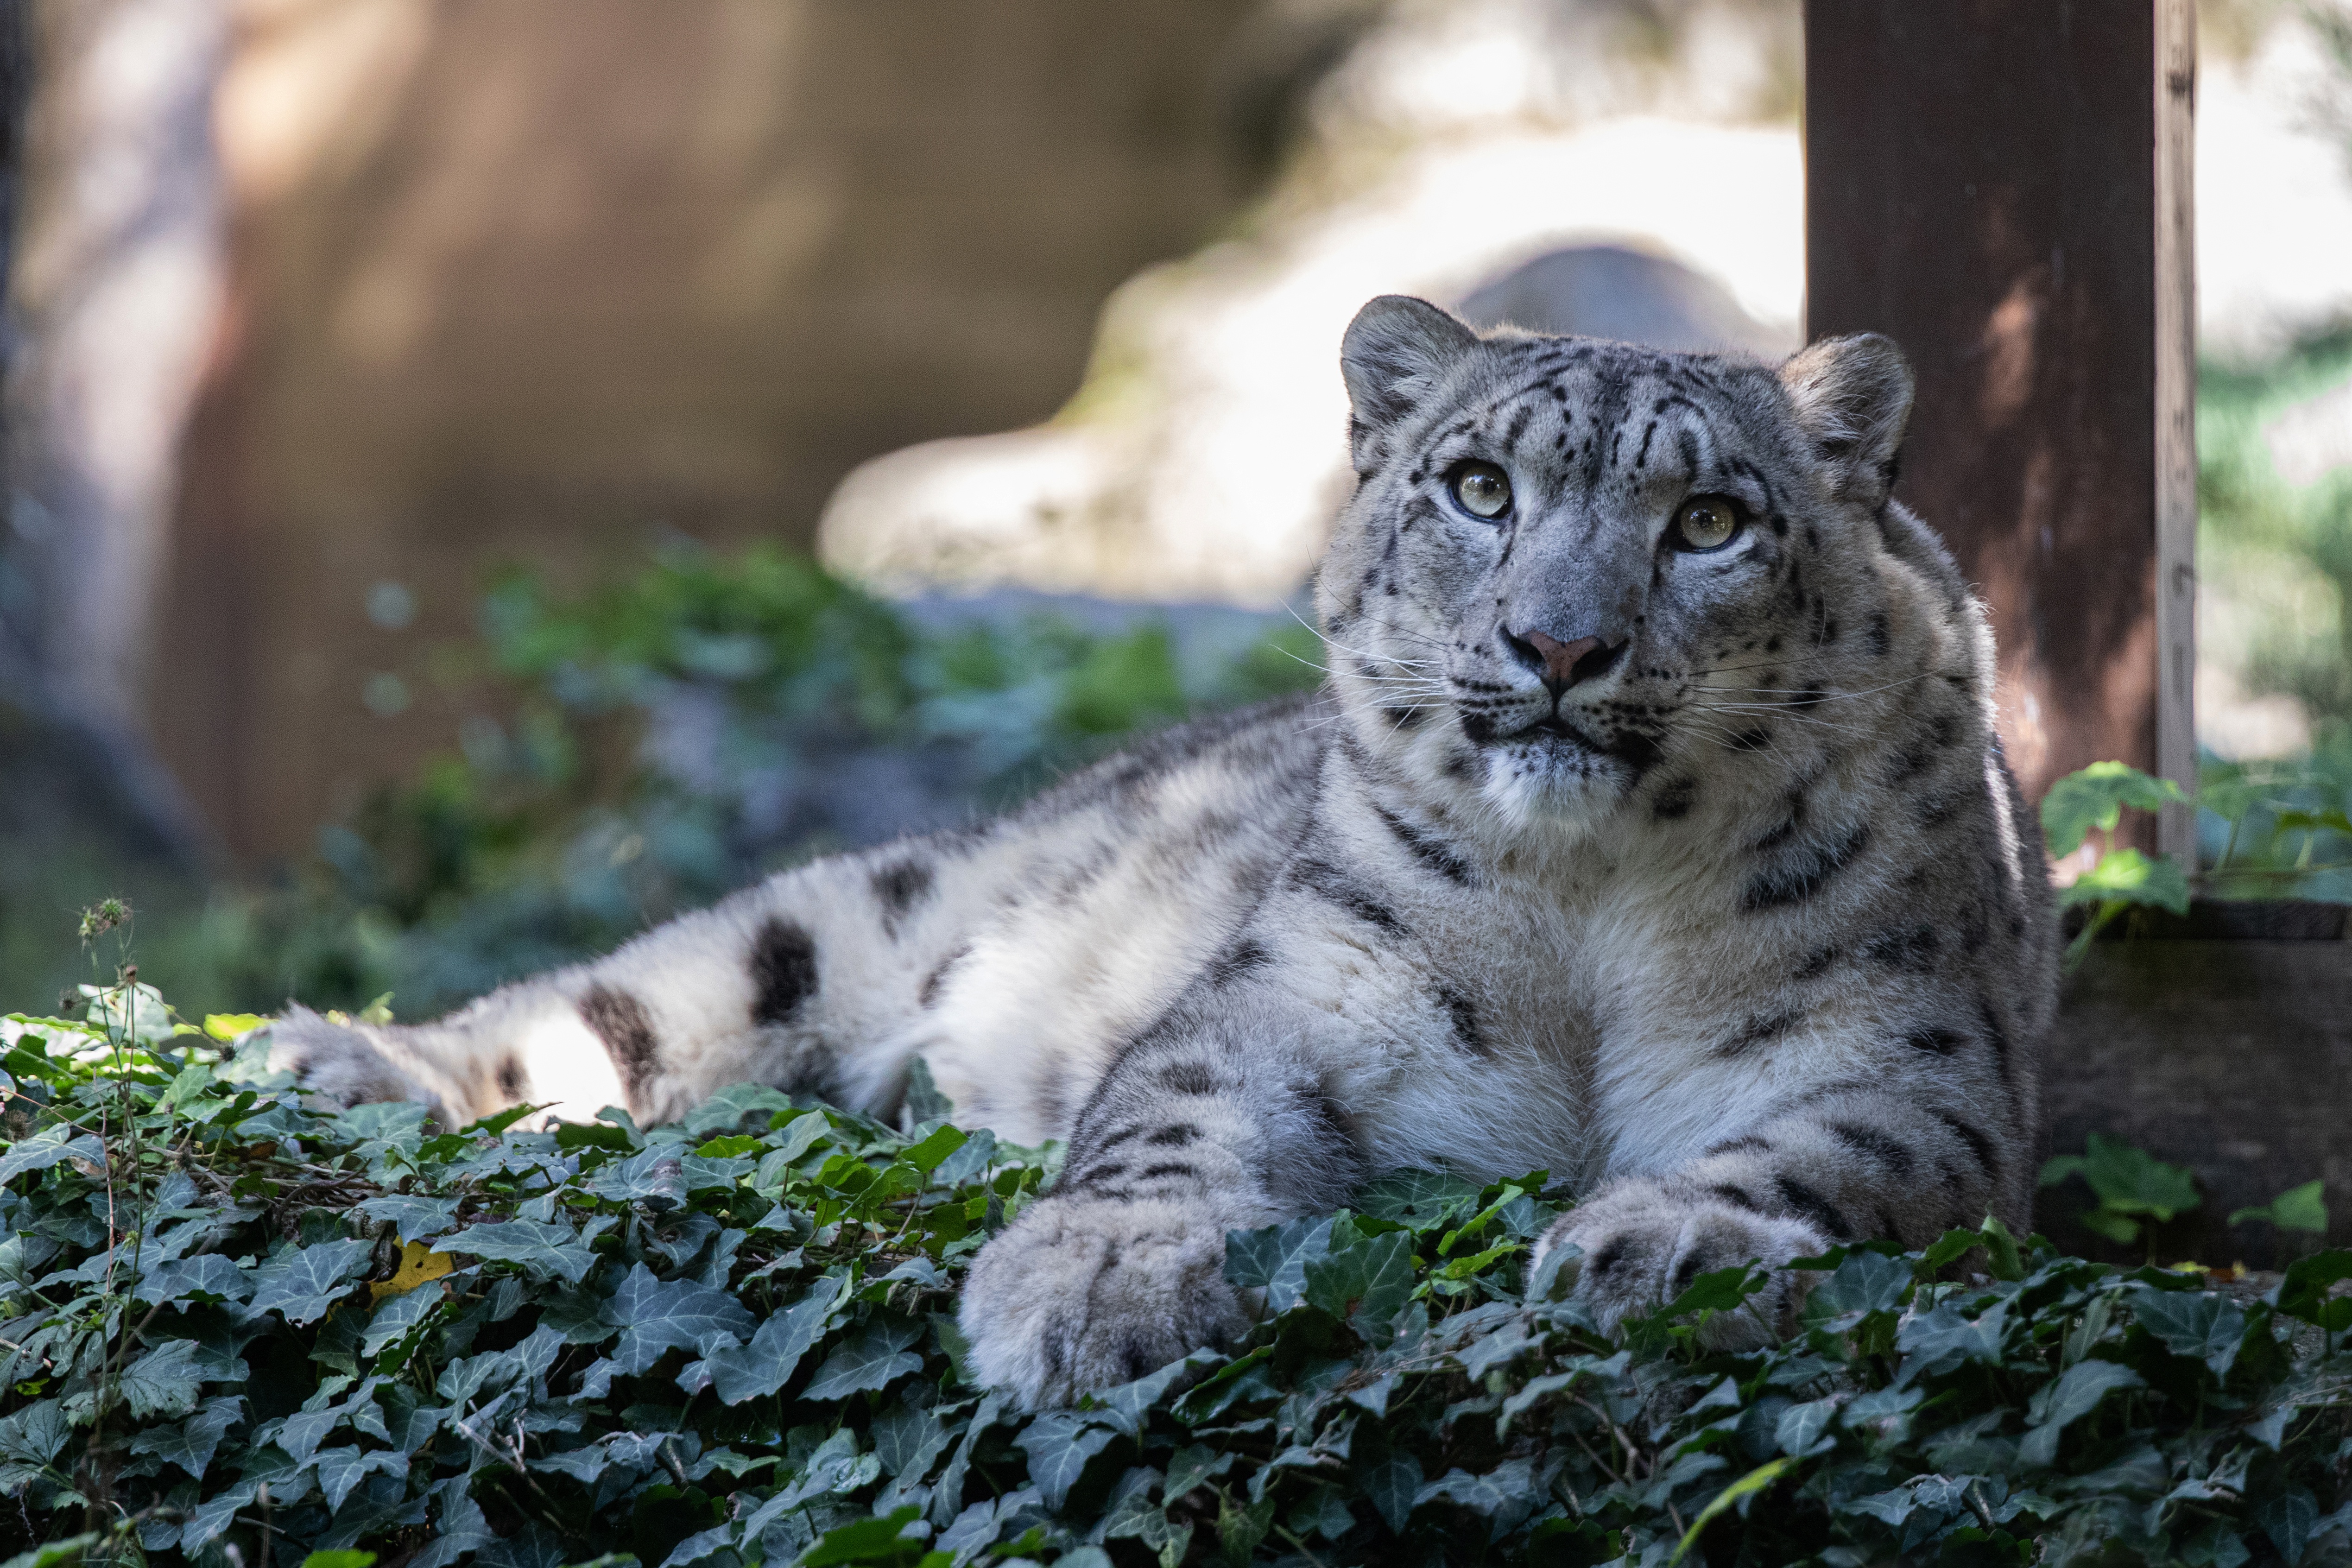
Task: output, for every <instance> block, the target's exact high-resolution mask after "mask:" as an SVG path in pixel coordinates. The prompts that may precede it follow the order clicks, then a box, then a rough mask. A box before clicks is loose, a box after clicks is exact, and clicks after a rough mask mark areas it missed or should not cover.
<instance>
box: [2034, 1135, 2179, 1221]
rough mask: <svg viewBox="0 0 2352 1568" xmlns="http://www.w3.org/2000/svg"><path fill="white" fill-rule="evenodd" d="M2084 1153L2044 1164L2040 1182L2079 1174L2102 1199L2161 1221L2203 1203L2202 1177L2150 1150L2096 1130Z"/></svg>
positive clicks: (2114, 1207)
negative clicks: (2199, 1182)
mask: <svg viewBox="0 0 2352 1568" xmlns="http://www.w3.org/2000/svg"><path fill="white" fill-rule="evenodd" d="M2084 1149H2085V1151H2086V1152H2084V1153H2083V1154H2079V1155H2077V1154H2068V1155H2061V1156H2060V1157H2059V1158H2057V1159H2054V1160H2052V1161H2050V1162H2048V1163H2046V1164H2044V1165H2043V1166H2042V1175H2041V1178H2040V1184H2041V1185H2042V1186H2045V1187H2051V1186H2055V1185H2057V1184H2059V1183H2060V1182H2063V1181H2064V1180H2065V1179H2066V1178H2067V1177H2068V1176H2071V1175H2076V1174H2079V1175H2081V1176H2082V1177H2083V1179H2084V1181H2086V1182H2088V1183H2089V1184H2090V1187H2091V1191H2093V1192H2094V1193H2096V1194H2098V1197H2099V1202H2100V1203H2101V1204H2102V1205H2105V1207H2106V1208H2108V1209H2110V1210H2113V1211H2114V1212H2116V1213H2117V1214H2125V1215H2150V1216H2152V1217H2153V1218H2155V1219H2156V1220H2158V1222H2159V1223H2160V1222H2162V1221H2165V1220H2169V1219H2171V1218H2172V1217H2173V1216H2174V1215H2181V1214H2187V1213H2188V1212H2189V1210H2191V1209H2194V1208H2196V1207H2197V1206H2198V1205H2199V1203H2200V1199H2199V1197H2198V1194H2197V1178H2196V1177H2195V1176H2194V1175H2192V1174H2191V1173H2189V1172H2188V1171H2186V1170H2184V1169H2182V1168H2181V1167H2180V1166H2179V1165H2168V1164H2166V1163H2164V1162H2163V1161H2161V1160H2159V1159H2158V1158H2156V1156H2154V1155H2153V1154H2150V1153H2148V1152H2146V1151H2145V1150H2141V1149H2136V1148H2134V1147H2132V1146H2131V1145H2130V1144H2128V1143H2122V1142H2115V1141H2113V1140H2110V1139H2107V1138H2103V1137H2101V1136H2100V1135H2099V1134H2098V1133H2096V1132H2094V1133H2092V1134H2091V1135H2090V1137H2089V1138H2088V1139H2087V1140H2086V1142H2085V1143H2084Z"/></svg>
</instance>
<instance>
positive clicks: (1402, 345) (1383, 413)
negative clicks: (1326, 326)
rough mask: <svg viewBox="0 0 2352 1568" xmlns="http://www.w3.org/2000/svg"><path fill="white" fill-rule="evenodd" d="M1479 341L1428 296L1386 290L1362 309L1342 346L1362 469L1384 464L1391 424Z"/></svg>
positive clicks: (1351, 427) (1351, 441) (1353, 446)
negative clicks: (1387, 291) (1384, 452)
mask: <svg viewBox="0 0 2352 1568" xmlns="http://www.w3.org/2000/svg"><path fill="white" fill-rule="evenodd" d="M1477 346H1478V334H1477V333H1475V332H1474V331H1471V330H1470V329H1469V328H1468V327H1466V326H1465V325H1463V324H1462V322H1460V321H1456V320H1455V319H1454V317H1453V316H1451V315H1448V314H1447V313H1446V312H1445V311H1444V310H1439V309H1438V308H1437V307H1436V306H1434V305H1433V304H1431V303H1430V302H1429V301H1428V300H1415V299H1413V298H1412V297H1411V296H1410V295H1405V294H1383V295H1381V297H1380V298H1379V299H1377V300H1373V301H1372V302H1371V303H1370V304H1369V305H1366V306H1365V307H1364V308H1363V309H1362V310H1359V311H1357V312H1356V319H1355V320H1354V321H1350V322H1349V323H1348V335H1347V337H1346V339H1345V340H1344V341H1342V342H1341V343H1340V345H1339V374H1341V375H1342V376H1344V377H1345V378H1346V379H1347V383H1348V401H1349V404H1350V405H1352V407H1353V413H1352V414H1351V415H1350V416H1349V420H1348V446H1349V449H1350V450H1351V451H1352V452H1353V453H1354V455H1355V462H1356V471H1357V472H1358V473H1360V474H1369V473H1370V472H1371V471H1372V470H1373V469H1374V468H1378V467H1380V462H1381V450H1382V447H1383V445H1384V442H1383V439H1382V438H1383V437H1385V436H1386V435H1387V434H1388V430H1389V427H1390V426H1392V425H1394V424H1395V423H1396V422H1397V421H1398V420H1399V419H1401V418H1402V417H1403V416H1405V415H1407V414H1409V413H1411V412H1412V406H1413V405H1414V404H1416V403H1419V402H1420V401H1421V400H1422V399H1423V397H1426V396H1427V395H1429V394H1430V392H1431V391H1432V390H1433V389H1434V388H1435V387H1436V385H1437V384H1438V382H1439V381H1440V380H1442V379H1443V378H1444V374H1445V373H1446V371H1447V370H1448V369H1449V368H1451V367H1452V366H1453V364H1454V362H1455V361H1457V360H1459V359H1460V358H1461V357H1462V356H1463V355H1464V354H1465V353H1469V352H1470V351H1471V350H1472V349H1474V348H1475V347H1477Z"/></svg>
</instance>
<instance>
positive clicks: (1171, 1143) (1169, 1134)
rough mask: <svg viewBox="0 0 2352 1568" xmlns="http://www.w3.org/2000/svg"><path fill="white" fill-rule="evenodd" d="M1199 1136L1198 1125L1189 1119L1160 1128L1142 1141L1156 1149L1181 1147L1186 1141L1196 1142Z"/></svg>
mask: <svg viewBox="0 0 2352 1568" xmlns="http://www.w3.org/2000/svg"><path fill="white" fill-rule="evenodd" d="M1200 1137H1201V1130H1200V1129H1199V1128H1198V1127H1195V1126H1193V1125H1192V1123H1191V1122H1189V1121H1179V1122H1177V1123H1176V1124H1175V1125H1174V1126H1172V1127H1163V1128H1161V1129H1160V1131H1157V1132H1154V1133H1153V1134H1152V1135H1151V1136H1150V1137H1149V1138H1146V1139H1145V1140H1144V1142H1146V1143H1149V1144H1150V1145H1152V1146H1153V1147H1154V1148H1158V1149H1181V1148H1182V1147H1184V1145H1185V1144H1187V1143H1193V1142H1199V1141H1200Z"/></svg>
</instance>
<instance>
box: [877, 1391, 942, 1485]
mask: <svg viewBox="0 0 2352 1568" xmlns="http://www.w3.org/2000/svg"><path fill="white" fill-rule="evenodd" d="M873 1437H874V1457H875V1458H877V1459H879V1460H880V1461H881V1462H882V1468H883V1470H884V1471H885V1472H886V1473H887V1474H889V1475H893V1476H897V1475H903V1474H905V1473H906V1472H907V1471H908V1470H909V1469H914V1470H917V1471H918V1472H919V1470H920V1469H921V1468H923V1467H924V1466H925V1465H926V1464H927V1463H928V1462H929V1460H931V1459H935V1458H939V1456H940V1454H941V1453H943V1452H945V1451H946V1448H947V1446H948V1443H949V1441H950V1435H949V1432H948V1426H947V1423H946V1422H944V1421H942V1420H940V1418H939V1416H938V1415H937V1414H936V1413H934V1412H932V1411H929V1410H918V1409H916V1408H915V1407H914V1406H912V1405H906V1404H898V1405H892V1406H891V1407H890V1408H889V1409H888V1410H887V1411H886V1412H885V1413H884V1414H882V1415H877V1416H876V1417H875V1419H874V1427H873Z"/></svg>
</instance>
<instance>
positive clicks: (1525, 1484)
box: [1375, 1459, 1533, 1518]
mask: <svg viewBox="0 0 2352 1568" xmlns="http://www.w3.org/2000/svg"><path fill="white" fill-rule="evenodd" d="M1532 1468H1533V1463H1532V1461H1530V1460H1528V1459H1512V1460H1509V1461H1507V1462H1506V1463H1504V1464H1500V1465H1497V1466H1496V1467H1495V1468H1494V1469H1492V1470H1489V1471H1487V1472H1486V1473H1484V1474H1473V1473H1472V1472H1470V1471H1468V1470H1460V1469H1454V1470H1448V1471H1446V1472H1445V1474H1444V1475H1442V1476H1440V1477H1438V1478H1437V1479H1435V1480H1433V1481H1431V1482H1428V1483H1427V1484H1426V1485H1424V1486H1423V1487H1421V1488H1420V1489H1418V1490H1416V1491H1415V1492H1414V1493H1413V1497H1412V1503H1413V1506H1414V1507H1415V1508H1418V1507H1420V1506H1421V1505H1422V1504H1423V1503H1425V1502H1435V1501H1437V1500H1441V1499H1442V1500H1444V1501H1446V1502H1450V1503H1453V1504H1454V1505H1455V1506H1457V1507H1460V1508H1466V1509H1468V1510H1470V1511H1472V1512H1473V1513H1482V1514H1486V1515H1487V1516H1488V1517H1490V1518H1491V1517H1492V1516H1494V1515H1495V1514H1497V1513H1502V1512H1505V1511H1506V1510H1509V1509H1511V1508H1514V1507H1516V1506H1518V1505H1519V1504H1520V1503H1521V1502H1522V1500H1524V1499H1525V1498H1526V1497H1527V1495H1528V1492H1529V1491H1530V1490H1531V1489H1532V1484H1533V1477H1532V1476H1531V1475H1530V1473H1529V1472H1530V1471H1531V1470H1532ZM1375 1506H1377V1505H1375Z"/></svg>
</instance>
